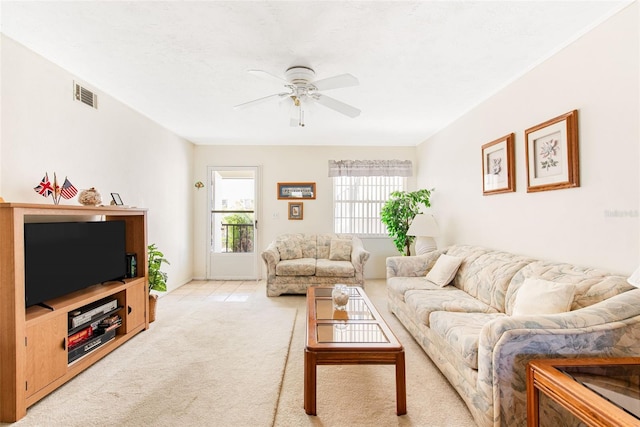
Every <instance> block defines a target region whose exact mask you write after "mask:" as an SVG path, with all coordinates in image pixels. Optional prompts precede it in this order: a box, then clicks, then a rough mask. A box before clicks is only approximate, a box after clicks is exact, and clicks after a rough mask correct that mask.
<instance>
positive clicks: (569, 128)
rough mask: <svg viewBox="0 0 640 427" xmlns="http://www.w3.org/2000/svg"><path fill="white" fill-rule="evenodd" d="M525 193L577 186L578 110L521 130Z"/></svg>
mask: <svg viewBox="0 0 640 427" xmlns="http://www.w3.org/2000/svg"><path fill="white" fill-rule="evenodd" d="M524 134H525V142H526V155H527V192H528V193H532V192H536V191H547V190H558V189H561V188H572V187H579V186H580V165H579V157H578V110H573V111H570V112H568V113H566V114H563V115H561V116H558V117H555V118H553V119H551V120H547V121H546V122H544V123H541V124H539V125H537V126H534V127H532V128H529V129H527V130H525V132H524Z"/></svg>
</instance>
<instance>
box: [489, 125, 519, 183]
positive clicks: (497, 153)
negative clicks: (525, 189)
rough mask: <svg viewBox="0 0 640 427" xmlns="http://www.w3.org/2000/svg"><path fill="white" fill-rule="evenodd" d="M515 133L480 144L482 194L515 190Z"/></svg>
mask: <svg viewBox="0 0 640 427" xmlns="http://www.w3.org/2000/svg"><path fill="white" fill-rule="evenodd" d="M514 144H515V135H514V134H513V133H510V134H509V135H506V136H503V137H502V138H498V139H496V140H495V141H491V142H489V143H487V144H484V145H483V146H482V194H483V195H484V196H488V195H490V194H500V193H509V192H513V191H516V176H515V175H516V174H515V169H516V163H515V154H514V152H513V150H514Z"/></svg>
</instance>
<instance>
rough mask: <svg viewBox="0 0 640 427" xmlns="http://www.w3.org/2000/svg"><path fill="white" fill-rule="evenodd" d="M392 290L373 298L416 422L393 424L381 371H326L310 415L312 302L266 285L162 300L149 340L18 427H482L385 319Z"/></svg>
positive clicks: (375, 287)
mask: <svg viewBox="0 0 640 427" xmlns="http://www.w3.org/2000/svg"><path fill="white" fill-rule="evenodd" d="M384 283H385V282H384V280H378V281H370V282H367V287H366V289H367V293H368V294H369V296H370V297H371V298H372V300H373V301H374V302H375V303H376V306H377V308H378V310H379V311H380V312H381V313H382V314H383V316H384V317H385V318H386V319H387V322H388V323H389V325H390V326H391V329H392V330H393V331H394V332H395V333H396V336H397V337H398V338H399V340H400V342H402V343H403V345H404V346H405V351H406V365H407V368H406V369H407V411H408V413H407V415H403V416H400V417H398V416H396V415H395V408H396V400H395V373H394V368H393V366H375V365H366V366H320V367H318V388H317V410H318V415H317V416H308V415H306V414H305V412H304V409H303V364H304V362H303V354H304V353H303V352H304V339H305V304H304V303H305V297H304V296H283V297H278V298H267V297H266V296H265V286H264V283H263V284H261V285H260V286H258V289H257V290H256V291H255V293H254V294H253V295H252V296H251V297H250V298H249V300H248V301H246V302H238V303H229V302H225V303H221V302H212V301H198V300H197V299H192V298H187V299H184V300H179V301H178V300H177V299H175V300H171V299H170V298H166V299H165V298H161V299H160V301H159V307H158V320H157V321H156V322H154V323H153V324H152V326H151V329H150V330H148V331H145V332H143V333H142V334H140V335H138V336H137V337H135V338H134V339H133V340H132V341H130V342H129V343H127V344H125V345H124V346H123V347H121V348H119V349H118V350H116V351H115V352H113V353H111V354H110V355H109V356H108V357H106V358H105V359H103V360H102V361H100V362H98V363H97V364H96V365H94V366H93V367H91V368H90V369H89V370H87V371H85V372H84V373H82V374H81V375H80V376H78V377H76V378H75V379H73V380H72V381H70V382H69V383H67V384H66V385H65V386H63V387H61V388H60V389H58V390H57V391H55V392H54V393H52V394H51V395H49V396H48V397H46V398H45V399H43V400H42V401H40V402H39V403H37V404H36V405H34V406H33V407H31V408H29V410H28V412H27V416H26V417H25V418H24V419H22V420H21V421H19V422H18V423H15V424H13V426H16V427H32V426H43V427H44V426H56V427H57V426H65V427H66V426H70V427H75V426H78V427H80V426H87V425H92V426H136V427H137V426H181V427H182V426H185V427H190V426H223V427H227V426H228V427H255V426H277V427H298V426H322V427H342V426H367V427H369V426H452V427H453V426H455V427H467V426H469V427H472V426H474V423H473V420H472V418H471V415H470V413H469V411H468V410H467V408H466V406H465V405H464V403H463V402H462V400H461V399H460V397H459V396H458V395H457V394H456V392H455V391H454V390H453V389H452V388H451V386H450V385H449V383H448V382H447V380H446V379H445V378H444V377H443V376H442V375H441V374H440V372H439V371H438V369H437V368H435V367H434V365H433V364H432V363H431V361H430V360H429V358H428V357H427V356H426V355H425V353H424V352H423V351H422V349H421V348H420V347H419V346H418V345H417V344H416V343H415V341H414V340H413V338H411V336H410V335H409V334H408V333H407V332H406V331H405V329H404V328H403V327H402V325H401V324H400V323H399V322H398V321H397V319H396V318H395V316H393V315H392V314H391V313H389V311H388V310H387V306H386V300H385V297H386V290H385V285H384Z"/></svg>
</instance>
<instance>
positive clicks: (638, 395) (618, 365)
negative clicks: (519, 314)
mask: <svg viewBox="0 0 640 427" xmlns="http://www.w3.org/2000/svg"><path fill="white" fill-rule="evenodd" d="M596 390H597V391H596ZM540 392H543V393H544V394H545V395H547V396H548V397H550V398H551V399H553V400H554V401H555V402H557V403H558V404H560V405H561V406H562V407H564V408H565V409H567V410H568V411H570V412H571V413H572V414H573V415H575V416H576V417H578V418H579V419H580V420H581V421H583V422H584V423H586V424H587V425H589V426H616V427H618V426H619V427H624V426H636V427H638V426H640V419H638V418H637V417H636V416H634V415H633V414H634V413H635V414H636V415H638V414H640V357H624V358H583V359H540V360H532V361H531V362H529V366H528V369H527V426H528V427H534V426H535V427H537V426H538V425H539V403H540V402H539V397H540V394H539V393H540ZM604 396H607V397H606V398H605V397H604ZM614 402H616V403H614Z"/></svg>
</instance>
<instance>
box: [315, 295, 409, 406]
mask: <svg viewBox="0 0 640 427" xmlns="http://www.w3.org/2000/svg"><path fill="white" fill-rule="evenodd" d="M332 290H333V288H332V287H311V288H309V289H308V290H307V340H306V346H305V352H304V409H305V412H306V413H307V414H309V415H316V367H317V366H318V365H362V364H370V365H395V367H396V406H397V410H396V413H397V414H398V415H404V414H406V413H407V396H406V379H405V359H404V348H403V347H402V344H400V342H398V339H397V338H396V337H395V336H394V335H393V332H391V329H389V326H387V324H386V323H385V321H384V320H383V319H382V316H381V315H380V313H378V311H377V310H376V308H375V306H374V305H373V303H372V302H371V300H369V297H367V295H366V294H365V292H364V290H363V289H362V288H360V287H356V286H354V287H349V302H348V303H347V307H346V310H335V309H334V307H333V300H332V299H331V291H332Z"/></svg>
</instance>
